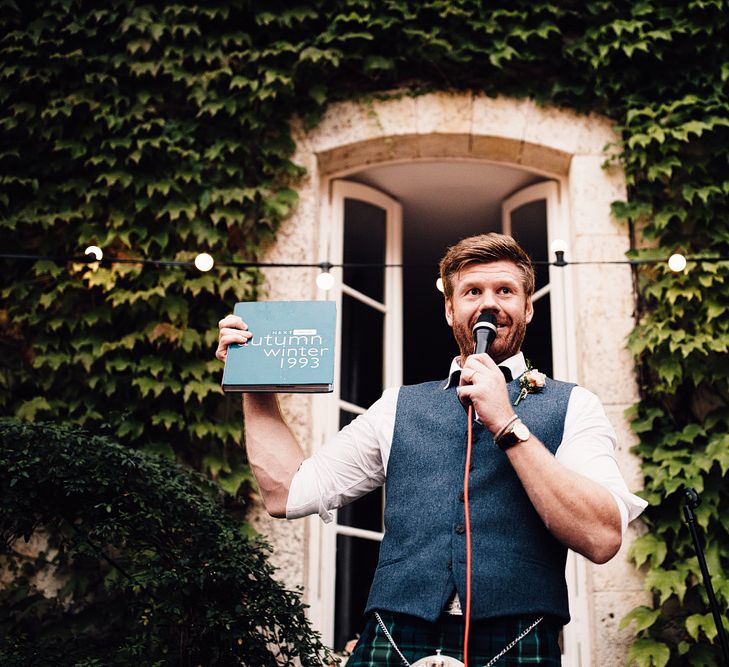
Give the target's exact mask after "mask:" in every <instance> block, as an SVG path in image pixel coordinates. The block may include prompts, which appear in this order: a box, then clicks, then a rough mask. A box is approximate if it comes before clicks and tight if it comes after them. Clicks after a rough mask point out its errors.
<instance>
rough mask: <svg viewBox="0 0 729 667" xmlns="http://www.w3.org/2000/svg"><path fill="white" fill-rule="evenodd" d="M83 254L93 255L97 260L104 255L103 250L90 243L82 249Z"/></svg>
mask: <svg viewBox="0 0 729 667" xmlns="http://www.w3.org/2000/svg"><path fill="white" fill-rule="evenodd" d="M84 255H93V256H94V257H95V258H96V261H97V262H100V261H101V260H102V258H103V257H104V251H103V250H102V249H101V248H99V246H97V245H90V246H89V247H88V248H86V250H84Z"/></svg>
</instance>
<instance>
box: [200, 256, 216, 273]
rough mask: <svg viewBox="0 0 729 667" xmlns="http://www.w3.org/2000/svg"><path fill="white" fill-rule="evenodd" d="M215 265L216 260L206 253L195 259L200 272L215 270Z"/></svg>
mask: <svg viewBox="0 0 729 667" xmlns="http://www.w3.org/2000/svg"><path fill="white" fill-rule="evenodd" d="M213 264H215V260H213V258H212V256H211V255H209V254H208V253H206V252H201V253H200V254H199V255H198V256H197V257H195V267H196V268H197V269H198V270H199V271H210V269H212V268H213Z"/></svg>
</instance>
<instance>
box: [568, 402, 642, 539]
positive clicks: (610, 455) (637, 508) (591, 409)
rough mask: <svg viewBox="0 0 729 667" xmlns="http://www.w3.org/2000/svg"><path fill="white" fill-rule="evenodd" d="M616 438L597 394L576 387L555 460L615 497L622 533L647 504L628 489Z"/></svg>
mask: <svg viewBox="0 0 729 667" xmlns="http://www.w3.org/2000/svg"><path fill="white" fill-rule="evenodd" d="M616 442H617V438H616V436H615V430H614V429H613V427H612V425H611V424H610V421H609V420H608V418H607V415H606V414H605V409H604V408H603V406H602V403H600V399H598V397H597V396H595V394H593V393H592V392H590V391H588V390H587V389H584V388H583V387H575V388H574V389H573V390H572V393H571V395H570V401H569V404H568V406H567V415H566V418H565V424H564V434H563V437H562V442H561V444H560V446H559V448H558V449H557V452H556V458H557V460H558V461H559V462H560V463H561V464H562V465H564V466H565V467H566V468H569V469H571V470H574V471H575V472H578V473H580V474H581V475H584V476H585V477H588V478H589V479H592V480H594V481H596V482H598V483H599V484H602V486H604V487H605V488H606V489H607V490H608V491H610V493H611V494H612V495H613V497H614V498H615V502H616V503H617V505H618V509H619V511H620V519H621V525H622V530H623V533H625V529H626V528H627V525H628V523H629V522H630V521H632V520H633V519H635V518H636V517H637V516H639V515H640V513H641V512H642V511H643V510H644V509H645V508H646V506H647V505H648V503H646V501H645V500H643V499H642V498H639V497H638V496H636V495H635V494H633V493H631V492H630V491H629V490H628V487H627V485H626V483H625V480H624V479H623V476H622V474H621V473H620V469H619V468H618V463H617V461H616V459H615V446H616Z"/></svg>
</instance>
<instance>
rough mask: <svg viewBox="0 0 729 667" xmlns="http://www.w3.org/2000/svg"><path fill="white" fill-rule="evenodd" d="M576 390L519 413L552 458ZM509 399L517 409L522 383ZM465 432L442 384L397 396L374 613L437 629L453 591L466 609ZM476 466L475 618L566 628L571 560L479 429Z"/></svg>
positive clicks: (460, 412) (553, 386)
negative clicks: (535, 617) (543, 618)
mask: <svg viewBox="0 0 729 667" xmlns="http://www.w3.org/2000/svg"><path fill="white" fill-rule="evenodd" d="M573 387H574V385H572V384H567V383H564V382H558V381H555V380H551V379H547V384H546V386H545V387H544V388H543V389H542V390H541V391H540V392H538V393H533V394H529V395H528V396H527V397H526V398H525V399H524V400H522V401H521V402H520V403H519V405H518V406H516V408H515V411H516V413H517V414H518V415H519V417H520V418H521V419H522V421H524V423H526V424H527V426H529V428H530V430H531V432H532V433H533V434H534V435H535V436H536V437H537V438H539V440H540V441H541V442H542V443H543V444H544V445H545V446H546V447H547V449H549V451H550V452H551V453H552V454H554V453H555V452H556V450H557V447H559V444H560V442H561V441H562V433H563V430H564V421H565V415H566V412H567V404H568V402H569V397H570V393H571V391H572V388H573ZM508 389H509V394H510V396H511V399H512V402H513V401H514V400H515V398H516V396H517V394H518V392H519V382H518V380H514V381H512V382H510V383H509V385H508ZM467 428H468V423H467V415H466V412H465V410H464V409H463V406H462V405H461V403H460V402H459V400H458V397H457V396H456V392H455V388H450V389H443V382H442V381H441V382H426V383H424V384H419V385H412V386H407V387H402V388H401V389H400V393H399V396H398V401H397V412H396V416H395V429H394V434H393V441H392V450H391V453H390V459H389V463H388V468H387V480H386V484H385V488H386V498H387V500H386V504H385V537H384V539H383V541H382V546H381V548H380V558H379V562H378V565H377V570H376V572H375V577H374V581H373V583H372V588H371V590H370V595H369V599H368V601H367V611H370V610H374V609H379V610H384V611H389V612H395V613H402V614H409V615H411V616H417V617H419V618H422V619H425V620H429V621H434V620H436V619H437V618H438V616H440V614H441V612H442V610H443V608H444V606H445V604H446V602H447V601H448V600H449V599H450V598H451V597H452V595H453V593H454V591H458V595H459V596H460V598H461V600H462V601H464V600H465V596H466V536H465V512H464V503H463V473H464V466H465V457H466V438H467ZM517 446H518V445H517ZM471 462H472V468H471V474H470V478H469V501H470V506H471V512H470V516H471V544H472V575H471V576H472V584H471V591H472V593H471V617H472V618H474V619H485V618H495V617H501V616H512V615H528V614H550V615H553V616H557V617H559V618H561V619H563V620H564V621H565V622H567V621H568V620H569V609H568V604H567V586H566V583H565V577H564V568H565V560H566V554H567V550H566V548H565V547H564V546H563V545H562V544H560V543H559V542H558V541H557V540H556V539H555V538H554V537H553V536H552V535H551V534H550V533H549V531H548V530H547V529H546V527H545V526H544V523H543V522H542V520H541V518H540V517H539V515H538V514H537V512H536V510H535V509H534V507H533V506H532V504H531V502H530V501H529V498H528V496H527V494H526V492H525V491H524V488H523V487H522V485H521V482H520V481H519V478H518V477H517V475H516V473H515V472H514V470H513V468H512V467H511V464H510V463H509V461H508V459H507V456H506V454H505V453H504V452H502V451H501V450H500V449H499V448H498V447H497V446H496V445H495V444H494V442H493V437H492V435H491V433H490V432H489V431H488V430H487V429H485V428H483V427H482V426H480V425H479V424H474V430H473V450H472V456H471Z"/></svg>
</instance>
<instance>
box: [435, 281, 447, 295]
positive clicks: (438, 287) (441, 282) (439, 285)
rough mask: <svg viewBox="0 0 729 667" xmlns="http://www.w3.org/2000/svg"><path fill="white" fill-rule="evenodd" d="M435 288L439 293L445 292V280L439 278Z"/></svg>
mask: <svg viewBox="0 0 729 667" xmlns="http://www.w3.org/2000/svg"><path fill="white" fill-rule="evenodd" d="M435 288H436V289H437V290H438V291H439V292H445V289H444V288H443V278H438V280H436V281H435Z"/></svg>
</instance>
